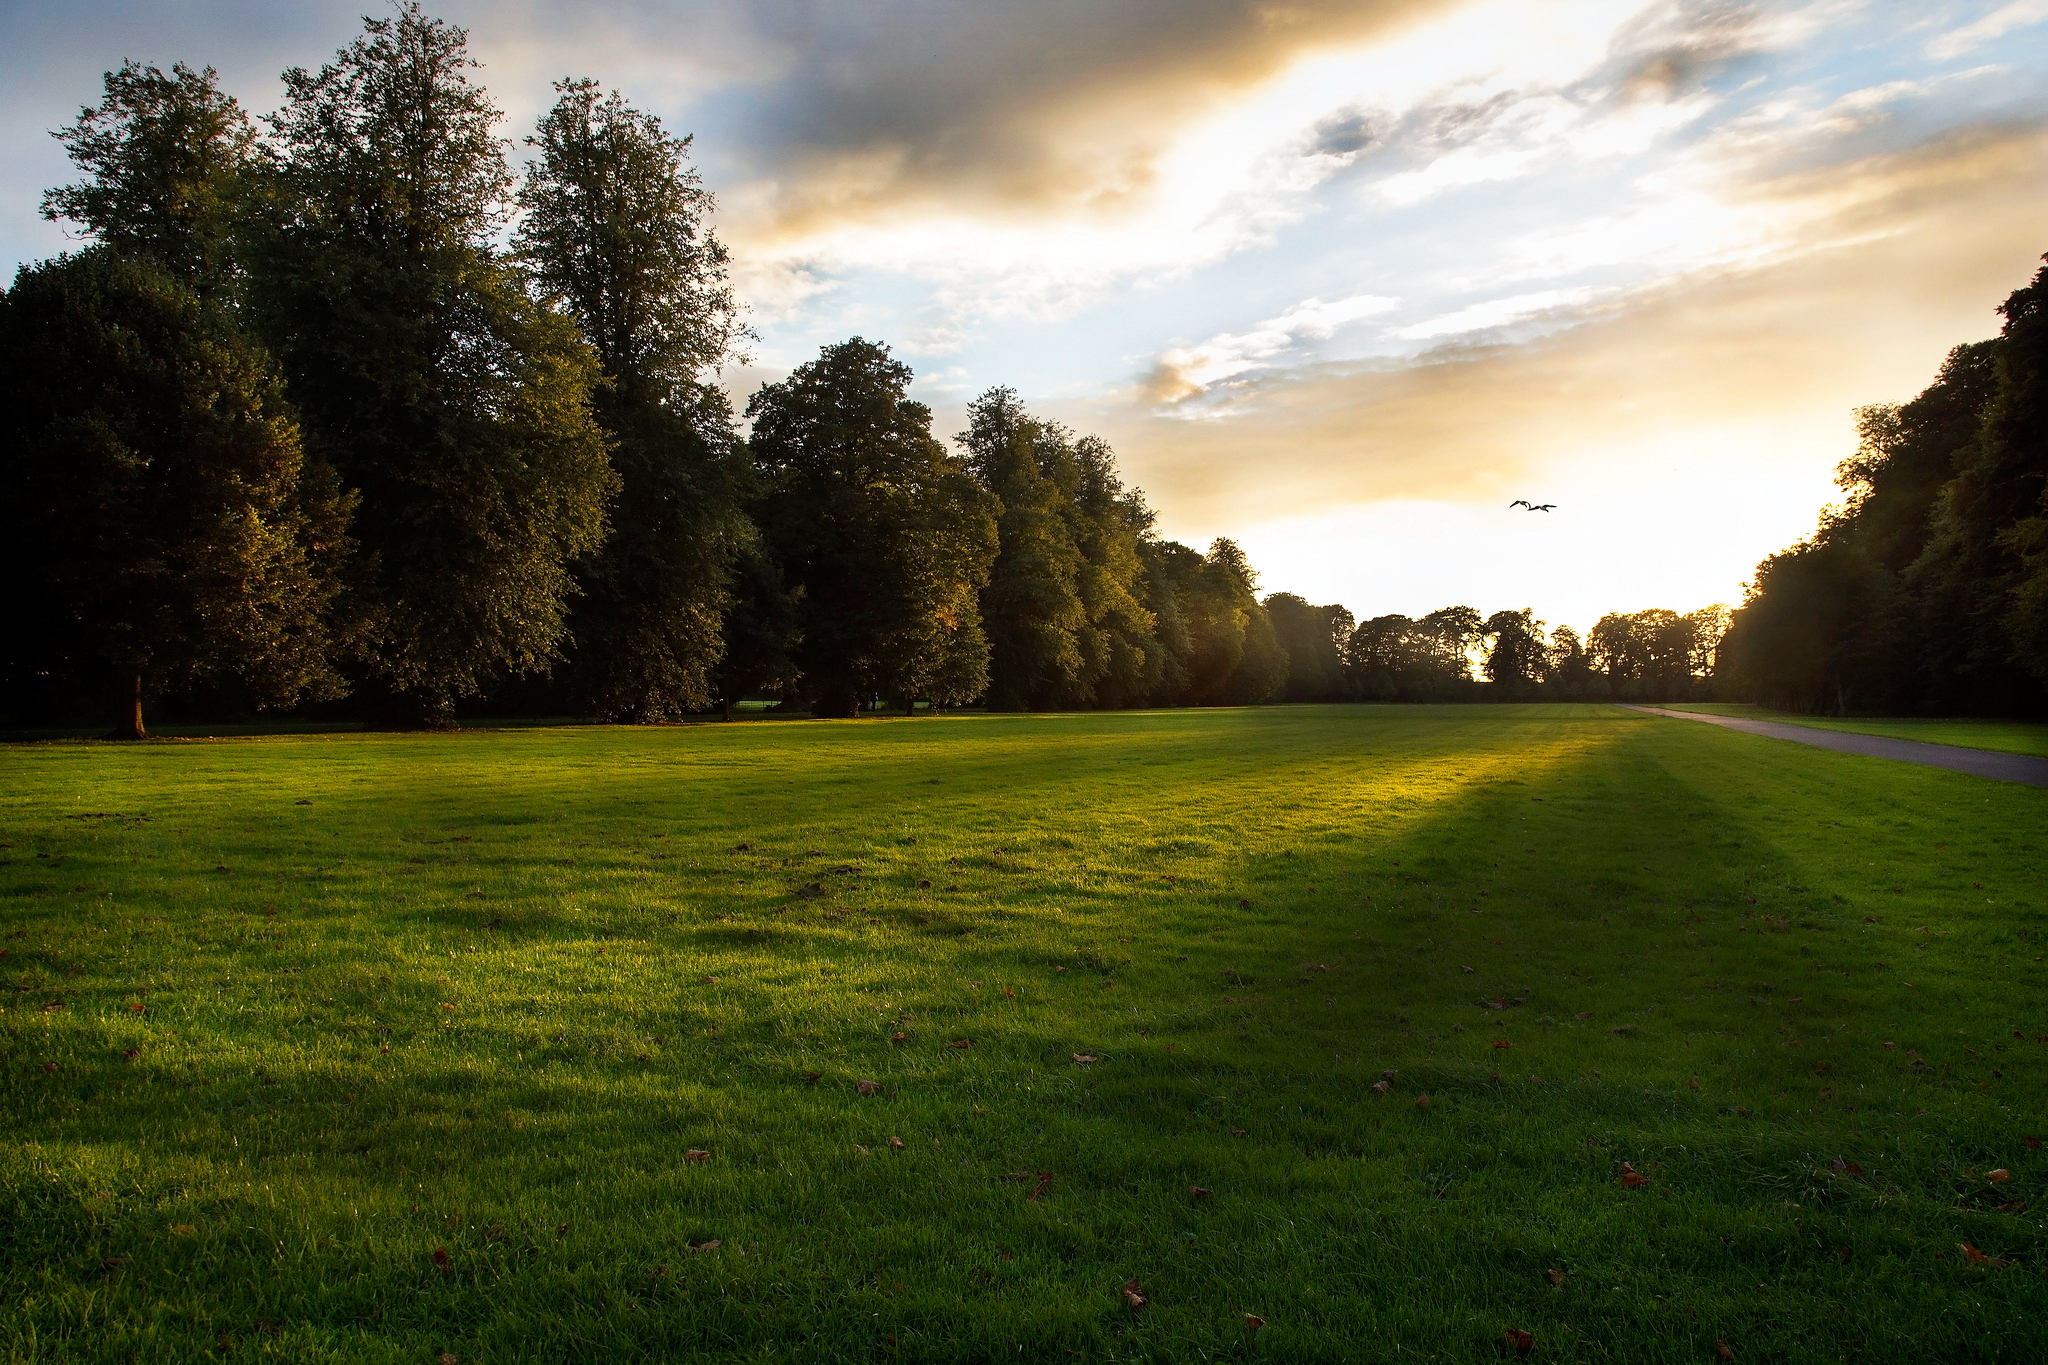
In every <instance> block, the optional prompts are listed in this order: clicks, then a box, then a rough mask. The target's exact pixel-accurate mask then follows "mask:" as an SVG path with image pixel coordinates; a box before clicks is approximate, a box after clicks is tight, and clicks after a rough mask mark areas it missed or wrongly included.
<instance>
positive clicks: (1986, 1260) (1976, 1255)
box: [1956, 1242, 2012, 1270]
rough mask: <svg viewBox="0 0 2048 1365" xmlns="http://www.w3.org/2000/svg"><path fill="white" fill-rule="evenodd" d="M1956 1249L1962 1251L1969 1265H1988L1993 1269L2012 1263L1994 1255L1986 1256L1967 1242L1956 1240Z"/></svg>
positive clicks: (1999, 1268)
mask: <svg viewBox="0 0 2048 1365" xmlns="http://www.w3.org/2000/svg"><path fill="white" fill-rule="evenodd" d="M1956 1250H1957V1251H1960V1252H1962V1253H1963V1259H1964V1260H1966V1261H1968V1262H1969V1263H1970V1264H1971V1265H1988V1266H1990V1267H1992V1268H1993V1269H1995V1270H2003V1269H2004V1268H2005V1267H2007V1266H2009V1265H2011V1264H2012V1262H2011V1261H2001V1260H1999V1259H1997V1258H1996V1257H1993V1256H1986V1255H1985V1254H1984V1253H1983V1252H1981V1251H1979V1250H1977V1248H1975V1247H1973V1246H1971V1245H1970V1244H1969V1243H1968V1242H1957V1243H1956Z"/></svg>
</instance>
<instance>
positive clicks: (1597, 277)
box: [0, 0, 2048, 629]
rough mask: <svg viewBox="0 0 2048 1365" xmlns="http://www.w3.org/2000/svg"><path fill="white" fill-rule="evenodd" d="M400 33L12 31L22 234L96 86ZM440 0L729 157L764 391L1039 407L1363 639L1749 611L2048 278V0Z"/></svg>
mask: <svg viewBox="0 0 2048 1365" xmlns="http://www.w3.org/2000/svg"><path fill="white" fill-rule="evenodd" d="M364 8H365V6H364V5H362V4H361V3H360V0H350V2H349V3H328V0H318V3H312V4H306V5H300V6H294V7H290V10H289V12H288V13H287V12H283V11H280V10H277V9H274V8H272V7H257V6H249V5H244V4H239V3H225V2H223V3H211V4H207V3H202V4H197V5H187V6H175V7H174V6H169V5H158V4H149V3H142V2H141V0H125V2H124V0H88V3H82V4H78V5H73V6H67V7H64V8H62V9H61V10H58V9H48V10H45V9H40V8H38V9H35V10H33V11H31V9H30V7H26V6H23V7H16V8H15V9H14V10H13V11H11V12H10V13H8V14H7V15H6V16H5V17H4V18H0V40H4V43H0V51H4V52H5V53H6V56H5V57H4V58H0V62H4V69H5V71H6V75H7V80H6V83H5V89H4V93H0V117H4V118H5V119H6V120H7V123H8V127H9V129H10V134H11V135H10V136H9V137H8V138H7V140H6V141H7V153H6V158H5V160H4V162H0V179H4V182H5V184H4V191H5V195H6V202H7V205H8V207H7V210H6V212H5V214H4V215H0V254H4V255H5V256H6V257H7V258H8V260H9V261H10V262H11V263H14V264H19V263H22V262H26V261H29V260H32V259H35V258H38V257H42V256H46V255H50V254H52V253H54V252H56V251H59V250H63V249H65V248H66V246H67V245H68V242H67V239H66V238H65V237H64V235H63V233H62V231H61V230H60V228H59V227H58V226H56V225H53V224H49V223H46V222H43V221H41V220H40V219H39V218H38V216H37V214H36V204H37V201H38V198H39V196H40V193H41V191H42V190H43V189H45V188H47V187H49V186H52V185H57V184H61V183H64V182H65V181H66V180H67V179H68V178H69V175H70V168H69V167H68V164H67V163H66V161H65V158H64V154H63V150H62V148H60V147H59V146H58V145H57V144H56V143H55V142H54V141H53V140H51V139H50V138H49V137H47V136H46V135H45V133H46V132H47V130H49V129H52V128H55V127H58V126H60V125H62V124H64V123H65V122H67V121H68V120H69V119H71V118H72V117H74V116H75V115H76V113H77V110H78V108H79V107H80V106H81V105H83V104H86V103H88V102H90V101H92V100H93V99H95V98H96V97H97V93H98V91H99V88H100V79H101V73H102V72H103V71H105V70H107V69H109V68H111V67H114V66H117V65H118V64H119V63H120V62H121V61H122V60H124V59H126V58H131V57H132V58H136V59H139V60H142V61H147V62H155V63H160V64H163V65H166V66H168V65H169V64H170V63H171V62H174V61H184V62H188V63H191V64H193V65H195V66H196V65H205V64H211V65H214V66H216V67H218V68H219V69H220V70H221V72H222V75H223V83H224V84H225V86H226V87H227V88H228V89H229V90H231V91H233V92H234V93H235V94H236V95H237V96H238V97H239V98H240V99H241V100H242V101H243V103H244V104H246V105H247V106H249V107H250V108H251V109H253V110H257V111H266V110H268V109H270V108H272V107H274V106H275V104H276V101H277V98H278V90H279V86H278V83H277V73H278V72H279V71H280V70H281V69H283V68H284V67H286V66H289V65H293V64H299V63H309V62H317V61H318V60H320V58H321V56H322V54H324V53H326V52H328V51H331V50H332V49H333V48H334V47H336V46H337V45H339V44H340V43H342V42H344V41H346V40H347V38H348V37H349V35H350V34H351V33H352V32H353V31H355V30H356V29H357V28H358V26H359V22H360V20H359V14H360V11H362V10H363V9H364ZM368 8H371V9H373V10H375V9H377V7H376V6H370V7H368ZM431 8H432V9H433V10H434V12H436V13H438V14H440V15H442V16H444V17H446V18H447V19H449V20H450V21H452V22H455V23H458V24H461V25H464V26H466V27H467V28H469V30H470V33H471V41H472V45H473V50H474V51H475V52H476V54H477V55H478V57H479V58H480V59H481V60H482V61H483V63H484V69H483V71H482V72H481V73H480V79H481V80H482V82H483V83H484V84H486V85H487V86H488V87H489V88H490V90H491V91H492V93H493V95H494V96H495V97H496V98H497V100H498V101H499V103H500V104H501V105H502V106H503V107H504V108H505V110H506V112H507V115H508V119H507V123H506V125H505V127H504V130H503V131H504V134H505V136H507V137H509V138H512V139H514V140H515V142H516V141H517V139H519V138H522V137H523V136H524V135H525V134H526V132H527V131H528V130H529V129H530V128H531V127H532V124H533V121H534V119H535V117H536V116H537V115H538V113H539V112H540V111H541V110H542V109H543V108H544V107H545V106H546V104H547V103H548V101H549V99H550V98H551V92H550V88H549V82H550V81H551V80H553V79H555V78H557V77H560V76H564V75H588V76H591V77H594V78H595V79H597V80H599V81H600V82H603V83H604V84H605V85H607V86H615V87H617V88H619V89H620V90H622V91H623V92H624V93H625V95H626V96H627V98H628V99H630V100H632V101H634V102H635V103H637V104H639V105H641V106H643V107H645V108H648V109H651V110H653V111H655V112H657V113H659V114H660V115H661V116H662V118H663V119H664V121H665V122H666V123H667V124H668V126H669V127H670V128H671V129H673V130H675V131H678V132H690V133H694V134H695V136H696V142H695V144H694V147H693V154H694V155H695V157H696V159H697V164H698V165H699V166H700V167H701V169H702V171H703V174H704V178H705V182H706V184H707V185H708V186H709V187H710V188H711V189H713V190H714V191H715V192H716V193H717V194H718V196H719V199H720V204H721V207H720V212H719V215H718V218H717V224H718V229H719V232H720V234H721V235H722V236H723V237H724V239H725V240H726V241H727V243H728V244H729V245H730V247H731V248H732V252H733V257H734V268H735V281H736V283H737V285H738V288H739V292H740V294H741V297H742V298H743V299H744V301H745V302H746V303H747V304H748V305H749V307H750V309H751V318H752V323H753V326H754V328H755V330H756V332H757V333H758V335H759V341H758V343H757V344H756V345H755V346H754V347H753V351H754V358H753V362H752V364H750V365H748V366H746V367H742V368H738V369H734V370H730V371H728V373H727V382H728V386H729V387H730V388H731V390H732V391H733V393H734V394H735V396H736V398H737V399H738V400H739V401H740V402H741V403H742V404H743V403H744V400H745V397H746V395H747V394H748V393H750V392H751V391H752V390H753V389H754V388H755V387H757V386H758V385H759V384H760V383H761V382H762V381H764V380H768V379H774V378H778V377H780V376H781V375H783V374H786V373H787V372H788V371H789V370H790V369H792V368H793V367H795V366H796V365H798V364H801V363H803V362H804V361H805V360H807V359H809V358H810V357H812V356H814V355H815V354H816V353H817V350H818V348H819V346H821V345H823V344H825V343H828V342H833V341H837V340H842V339H844V338H846V337H849V336H853V335H860V336H865V337H868V338H870V339H875V340H880V341H885V342H887V343H889V344H890V345H892V346H893V347H894V348H895V350H896V353H897V354H898V355H899V356H900V357H901V358H902V359H904V360H905V361H907V362H908V363H910V364H911V365H912V366H914V367H915V369H916V371H917V373H918V376H919V379H918V385H917V388H916V392H917V393H918V394H919V396H920V397H922V398H923V399H924V400H925V401H927V402H929V403H930V404H931V405H932V406H933V407H934V408H936V409H937V411H938V424H937V425H938V429H939V430H940V431H942V432H945V433H951V432H953V431H957V430H959V429H960V426H961V424H962V421H963V417H962V413H963V410H964V407H965V404H966V403H967V402H968V401H969V400H970V399H972V398H973V397H974V396H975V395H976V394H978V393H981V392H983V391H984V390H986V389H988V388H990V387H992V386H996V385H1007V386H1010V387H1014V388H1015V389H1017V390H1018V391H1019V392H1020V394H1021V395H1022V397H1023V400H1024V402H1025V403H1026V404H1027V405H1028V406H1029V407H1031V408H1032V409H1033V410H1034V411H1037V412H1040V413H1043V414H1045V415H1048V416H1051V417H1054V418H1057V419H1059V420H1061V421H1063V422H1065V423H1067V424H1069V425H1070V426H1072V427H1074V428H1075V429H1076V430H1078V431H1082V432H1092V433H1097V434H1100V435H1102V436H1103V437H1105V438H1107V439H1108V440H1109V441H1110V442H1111V443H1112V444H1113V445H1114V446H1115V448H1116V450H1117V452H1118V455H1119V458H1120V461H1121V463H1122V466H1123V468H1124V470H1125V472H1126V475H1127V477H1128V478H1129V479H1130V480H1131V481H1132V482H1134V483H1137V484H1139V485H1142V486H1143V487H1144V489H1145V490H1146V493H1147V495H1148V498H1149V500H1150V501H1151V503H1152V505H1153V506H1154V507H1155V508H1157V509H1158V511H1159V514H1160V525H1159V530H1160V532H1161V533H1162V534H1164V535H1168V536H1172V537H1174V538H1177V539H1181V540H1185V541H1188V542H1190V543H1193V544H1197V545H1201V544H1205V543H1206V542H1207V541H1208V539H1209V538H1211V537H1213V536H1217V535H1230V536H1232V537H1234V538H1236V539H1237V540H1239V541H1240V543H1242V544H1243V545H1244V546H1245V548H1246V550H1247V551H1248V553H1249V554H1250V557H1251V560H1252V563H1253V564H1254V565H1255V566H1257V568H1258V570H1259V572H1260V576H1261V585H1262V587H1263V588H1265V589H1267V590H1275V591H1292V592H1298V593H1301V594H1302V595H1304V596H1306V597H1308V598H1310V599H1311V600H1313V601H1317V602H1342V603H1344V604H1345V605H1347V606H1349V607H1350V608H1351V609H1352V610H1353V611H1354V612H1355V613H1356V614H1357V615H1358V616H1360V617H1365V616H1369V615H1376V614H1380V613H1384V612H1392V611H1400V612H1406V613H1410V614H1420V613H1422V612H1425V611H1428V610H1429V609H1431V608H1433V607H1439V606H1444V605H1447V604H1450V603H1453V602H1466V603H1469V604H1471V605H1473V606H1475V607H1478V608H1480V609H1481V610H1482V611H1493V610H1497V609H1500V608H1519V607H1523V606H1528V607H1532V608H1534V610H1535V612H1536V614H1537V615H1538V616H1539V617H1542V618H1544V619H1546V620H1548V621H1550V622H1552V623H1563V624H1571V625H1574V626H1577V627H1579V628H1581V629H1583V628H1584V627H1585V626H1587V625H1589V624H1590V623H1591V622H1592V620H1593V619H1594V618H1595V617H1597V616H1598V615H1599V614H1601V613H1602V612H1604V611H1609V610H1633V609H1638V608H1642V607H1648V606H1664V607H1672V608H1675V609H1678V610H1680V611H1684V610H1689V609H1691V608H1694V607H1698V606H1702V605H1705V604H1708V603H1711V602H1716V601H1721V602H1735V601H1739V600H1740V595H1741V591H1742V586H1743V584H1744V583H1745V582H1746V580H1747V579H1748V577H1749V575H1750V573H1751V571H1752V570H1753V568H1754V566H1755V564H1756V563H1757V561H1758V560H1759V559H1760V558H1761V557H1762V556H1764V555H1766V554H1768V553H1770V552H1772V551H1773V550H1776V549H1778V548H1780V547H1782V546H1784V545H1786V544H1788V543H1790V542H1792V541H1793V540H1796V539H1797V538H1798V537H1800V536H1802V535H1804V534H1805V533H1806V532H1807V531H1809V530H1810V529H1811V528H1812V526H1813V523H1814V519H1815V516H1816V514H1817V512H1818V511H1819V509H1820V508H1821V507H1822V505H1823V504H1825V503H1827V502H1829V501H1830V500H1832V499H1833V498H1835V497H1836V496H1837V492H1836V490H1835V489H1834V486H1833V483H1832V471H1833V469H1834V466H1835V465H1836V464H1837V463H1838V462H1839V461H1841V460H1842V459H1843V458H1844V457H1846V456H1848V455H1849V454H1850V453H1851V452H1852V451H1853V449H1854V445H1855V428H1854V417H1853V409H1854V408H1855V407H1856V406H1858V405H1860V404H1865V403H1877V402H1895V401H1902V400H1905V399H1907V398H1910V397H1911V396H1912V395H1913V394H1914V393H1916V392H1917V391H1918V390H1919V389H1921V388H1922V387H1924V386H1925V385H1926V384H1927V383H1928V382H1929V381H1930V380H1931V379H1932V377H1933V375H1934V371H1935V368H1936V366H1937V365H1938V364H1939V362H1940V360H1941V358H1942V356H1943V355H1944V354H1945V353H1946V352H1947V351H1948V349H1949V348H1950V347H1952V346H1954V345H1956V344H1957V343H1960V342H1964V341H1970V340H1976V339H1980V338H1983V337H1986V336H1989V335H1992V334H1993V333H1995V332H1996V331H1997V328H1998V324H1999V318H1998V316H1997V315H1996V313H1995V311H1994V310H1995V308H1996V306H1997V304H1998V303H1999V301H2000V300H2001V299H2003V298H2004V297H2005V295H2006V294H2007V293H2008V292H2010V291H2011V290H2012V289H2014V288H2016V287H2018V286H2019V285H2021V284H2022V283H2024V282H2025V281H2026V279H2027V278H2028V276H2029V275H2030V274H2031V272H2032V270H2033V267H2034V264H2035V262H2036V260H2037V258H2038V257H2039V256H2040V255H2041V253H2042V252H2043V251H2044V250H2048V94H2044V91H2048V83H2044V80H2043V77H2044V75H2048V4H2043V3H2039V0H2014V2H2011V3H2007V2H2005V0H1970V2H1969V3H1930V4H1910V5H1909V4H1904V3H1879V2H1878V0H1807V2H1804V3H1800V2H1797V0H1788V2H1786V3H1755V4H1743V3H1714V2H1713V0H1698V2H1695V3H1675V4H1674V3H1644V2H1643V0H1553V2H1552V3H1546V4H1543V5H1529V4H1527V3H1521V2H1519V0H1463V2H1462V3H1452V2H1451V0H1405V2H1402V0H1351V2H1350V3H1336V2H1334V0H1303V3H1297V4H1290V5H1276V4H1265V3H1250V2H1249V0H1239V2H1237V3H1226V2H1225V0H1129V2H1127V3H1118V4H1108V3H1099V2H1098V3H1080V2H1079V0H1075V2H1074V3H1061V4H1046V5H1034V6H1025V7H1019V6H1014V5H1003V4H997V3H994V2H993V0H988V2H987V3H967V2H966V0H962V2H960V3H951V4H944V5H929V4H917V3H910V0H900V2H899V0H877V2H876V3H852V2H849V3H843V4H801V3H796V0H790V2H789V3H783V4H775V3H753V4H746V5H741V4H738V3H733V2H732V0H695V2H694V3H688V4H676V5H668V6H662V7H653V6H643V5H640V4H636V3H632V0H593V3H591V4H587V5H583V6H578V7H575V8H574V9H573V10H571V9H569V8H568V7H562V8H559V9H549V8H546V7H537V6H494V5H490V4H486V3H476V2H475V0H461V2H460V3H456V2H453V0H451V3H446V4H441V5H436V6H432V7H431ZM521 150H523V149H521ZM1516 498H1534V499H1537V500H1539V501H1543V502H1551V503H1555V504H1557V510H1556V511H1555V512H1554V513H1540V514H1534V515H1531V514H1529V513H1526V512H1523V511H1521V510H1519V509H1510V508H1509V507H1508V503H1509V502H1510V501H1511V500H1513V499H1516Z"/></svg>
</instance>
